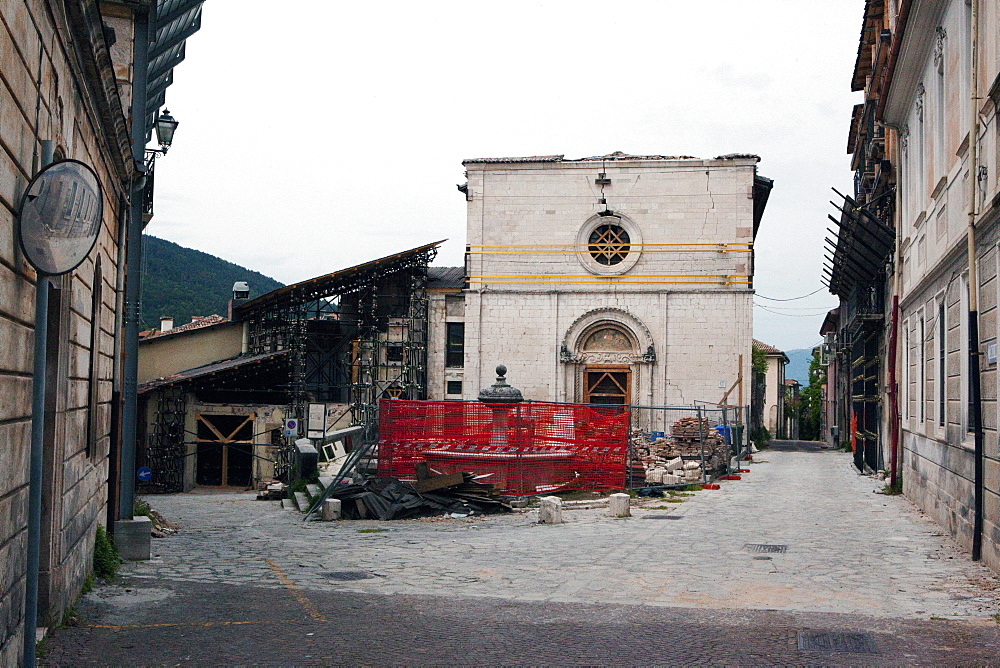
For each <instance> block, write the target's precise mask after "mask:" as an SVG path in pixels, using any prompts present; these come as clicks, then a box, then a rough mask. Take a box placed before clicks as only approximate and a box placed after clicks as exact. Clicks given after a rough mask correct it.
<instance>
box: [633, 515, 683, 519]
mask: <svg viewBox="0 0 1000 668" xmlns="http://www.w3.org/2000/svg"><path fill="white" fill-rule="evenodd" d="M642 519H644V520H679V519H682V516H681V515H643V516H642Z"/></svg>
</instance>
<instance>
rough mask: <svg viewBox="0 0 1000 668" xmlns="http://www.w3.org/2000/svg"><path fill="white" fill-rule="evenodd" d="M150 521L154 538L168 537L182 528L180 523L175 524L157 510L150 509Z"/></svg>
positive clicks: (150, 532) (150, 530)
mask: <svg viewBox="0 0 1000 668" xmlns="http://www.w3.org/2000/svg"><path fill="white" fill-rule="evenodd" d="M149 521H150V523H151V524H150V528H149V534H150V535H151V536H152V537H153V538H166V537H167V536H169V535H171V534H175V533H177V530H178V529H180V528H181V527H180V525H179V524H174V523H173V522H171V521H170V520H168V519H167V518H165V517H164V516H163V515H161V514H160V513H158V512H157V511H155V510H150V511H149Z"/></svg>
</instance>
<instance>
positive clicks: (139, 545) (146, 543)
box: [115, 516, 153, 561]
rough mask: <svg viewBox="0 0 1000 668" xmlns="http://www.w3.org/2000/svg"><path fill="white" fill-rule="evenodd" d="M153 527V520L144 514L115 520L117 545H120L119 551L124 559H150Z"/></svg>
mask: <svg viewBox="0 0 1000 668" xmlns="http://www.w3.org/2000/svg"><path fill="white" fill-rule="evenodd" d="M152 528H153V522H152V521H151V520H150V519H149V518H148V517H142V516H139V517H136V518H134V519H131V520H118V521H116V522H115V545H117V546H118V553H119V554H120V555H121V557H122V559H127V560H129V561H147V560H149V553H150V540H151V536H152V534H151V533H150V532H151V530H152Z"/></svg>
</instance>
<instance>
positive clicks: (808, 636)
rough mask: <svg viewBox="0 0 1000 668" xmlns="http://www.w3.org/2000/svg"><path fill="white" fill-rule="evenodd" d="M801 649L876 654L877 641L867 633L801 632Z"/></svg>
mask: <svg viewBox="0 0 1000 668" xmlns="http://www.w3.org/2000/svg"><path fill="white" fill-rule="evenodd" d="M799 649H801V650H805V651H810V652H850V653H852V654H875V653H876V652H875V639H874V638H873V637H872V636H871V635H869V634H867V633H827V632H824V631H799Z"/></svg>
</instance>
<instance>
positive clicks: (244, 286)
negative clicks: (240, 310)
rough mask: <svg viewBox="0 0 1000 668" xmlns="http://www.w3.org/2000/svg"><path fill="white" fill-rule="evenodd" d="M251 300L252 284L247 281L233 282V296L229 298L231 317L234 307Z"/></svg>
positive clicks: (231, 316)
mask: <svg viewBox="0 0 1000 668" xmlns="http://www.w3.org/2000/svg"><path fill="white" fill-rule="evenodd" d="M248 301H250V284H249V283H247V282H246V281H236V282H235V283H233V298H232V299H230V300H229V314H228V315H229V319H230V320H232V319H233V308H234V307H237V306H239V305H240V304H246V303H247V302H248Z"/></svg>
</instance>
